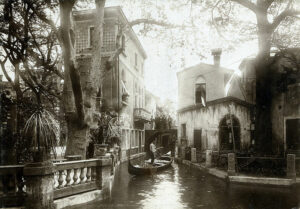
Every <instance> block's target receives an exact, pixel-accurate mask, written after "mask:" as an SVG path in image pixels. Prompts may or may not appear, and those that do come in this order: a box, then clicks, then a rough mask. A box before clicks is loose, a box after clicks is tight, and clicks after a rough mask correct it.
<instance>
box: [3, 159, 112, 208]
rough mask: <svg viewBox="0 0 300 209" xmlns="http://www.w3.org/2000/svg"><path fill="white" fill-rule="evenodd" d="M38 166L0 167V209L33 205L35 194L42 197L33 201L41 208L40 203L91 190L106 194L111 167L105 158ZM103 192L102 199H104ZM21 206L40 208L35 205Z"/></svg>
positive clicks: (110, 161)
mask: <svg viewBox="0 0 300 209" xmlns="http://www.w3.org/2000/svg"><path fill="white" fill-rule="evenodd" d="M40 165H41V164H37V163H36V164H35V163H33V164H27V165H25V166H24V165H7V166H0V206H5V207H13V206H24V204H25V203H27V202H34V201H35V200H32V198H35V196H36V194H34V192H35V191H45V194H40V193H39V195H37V196H38V198H37V199H38V200H37V201H42V203H39V204H40V205H43V201H44V200H45V201H47V200H51V199H52V200H51V201H54V200H57V199H61V198H64V197H67V196H72V195H76V194H82V193H85V192H89V191H93V190H101V191H105V192H106V191H107V190H108V179H109V178H110V176H111V166H112V160H111V158H110V157H109V156H108V157H103V158H100V159H99V158H98V159H89V160H78V161H65V162H58V163H54V164H52V163H51V162H50V163H49V164H47V165H46V166H44V165H43V166H40ZM105 192H103V194H102V195H104V196H105ZM45 195H46V196H49V197H50V198H49V197H44V196H45ZM40 196H41V197H40ZM42 196H43V197H42ZM30 198H31V199H30ZM42 199H43V200H42ZM52 204H53V203H52ZM25 206H26V207H29V208H40V207H39V206H37V204H36V203H34V204H32V205H30V206H28V205H25Z"/></svg>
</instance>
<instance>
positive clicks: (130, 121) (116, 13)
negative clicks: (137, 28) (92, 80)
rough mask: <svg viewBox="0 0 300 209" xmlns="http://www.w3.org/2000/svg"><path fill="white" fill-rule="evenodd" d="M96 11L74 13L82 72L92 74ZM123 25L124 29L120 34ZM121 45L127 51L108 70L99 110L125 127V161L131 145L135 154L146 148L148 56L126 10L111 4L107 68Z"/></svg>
mask: <svg viewBox="0 0 300 209" xmlns="http://www.w3.org/2000/svg"><path fill="white" fill-rule="evenodd" d="M93 12H94V10H84V11H76V12H73V17H74V29H75V39H76V40H75V46H76V54H77V58H78V60H79V63H80V64H81V65H83V66H85V67H83V68H81V69H85V70H84V71H82V72H81V74H82V75H84V73H88V68H89V67H90V65H91V45H92V42H93V38H94V37H92V34H93V30H94V26H93V19H92V16H93ZM121 28H122V31H123V32H122V33H121V34H120V30H121ZM124 28H125V29H124ZM120 35H121V37H120ZM119 44H121V45H122V47H123V51H122V53H121V54H120V55H118V57H117V59H116V60H115V61H114V63H113V64H112V66H111V67H109V68H108V69H104V72H105V75H104V79H103V83H102V84H101V89H100V90H99V95H98V96H99V98H98V99H99V100H98V101H99V103H98V104H97V105H98V109H99V111H110V112H111V111H113V112H115V113H116V114H117V116H118V117H117V121H118V124H119V125H120V128H121V131H120V132H121V136H120V138H121V160H125V159H127V156H128V150H129V149H130V148H131V149H132V151H131V153H132V154H135V153H139V152H143V151H144V141H145V131H144V130H145V128H144V123H146V122H148V121H149V120H150V113H149V112H148V111H147V110H145V85H144V62H145V59H146V58H147V56H146V53H145V51H144V49H143V47H142V45H141V43H140V42H139V40H138V38H137V36H136V34H135V33H134V31H133V30H132V28H131V27H130V26H129V23H128V20H127V18H126V17H125V15H124V13H123V11H122V9H121V8H120V7H107V8H105V10H104V27H103V53H102V59H101V67H103V68H107V61H108V59H109V58H110V57H111V56H112V55H114V53H115V52H116V50H117V47H118V45H119Z"/></svg>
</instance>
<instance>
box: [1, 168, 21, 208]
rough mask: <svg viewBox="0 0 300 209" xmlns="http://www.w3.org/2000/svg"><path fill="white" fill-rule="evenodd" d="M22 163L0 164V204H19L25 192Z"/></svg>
mask: <svg viewBox="0 0 300 209" xmlns="http://www.w3.org/2000/svg"><path fill="white" fill-rule="evenodd" d="M23 168H24V166H23V165H7V166H0V206H2V205H5V206H14V205H20V204H22V202H23V201H24V198H25V194H26V186H25V179H24V176H23Z"/></svg>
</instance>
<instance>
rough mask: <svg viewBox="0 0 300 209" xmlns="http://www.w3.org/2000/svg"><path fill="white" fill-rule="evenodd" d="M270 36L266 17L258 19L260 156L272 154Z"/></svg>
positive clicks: (257, 126)
mask: <svg viewBox="0 0 300 209" xmlns="http://www.w3.org/2000/svg"><path fill="white" fill-rule="evenodd" d="M271 35H272V32H271V30H270V28H269V27H268V25H267V20H266V16H263V17H262V16H260V17H258V42H259V43H258V44H259V53H258V55H257V57H256V60H255V71H256V113H255V139H256V148H257V151H258V152H260V153H261V154H271V152H272V122H271V102H272V92H271V85H272V76H271V72H270V48H271Z"/></svg>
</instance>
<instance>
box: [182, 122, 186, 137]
mask: <svg viewBox="0 0 300 209" xmlns="http://www.w3.org/2000/svg"><path fill="white" fill-rule="evenodd" d="M181 136H182V137H183V138H186V124H185V123H184V124H181Z"/></svg>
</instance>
